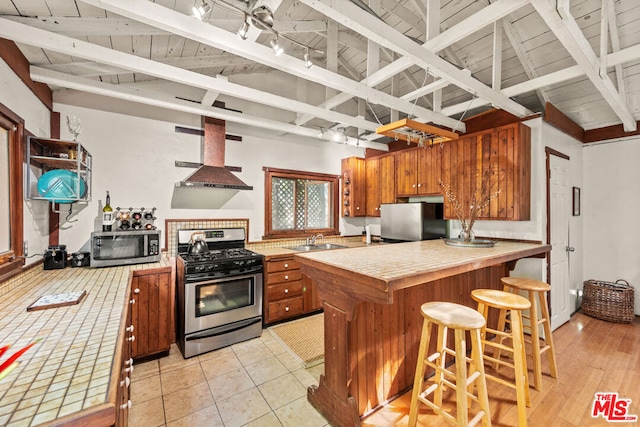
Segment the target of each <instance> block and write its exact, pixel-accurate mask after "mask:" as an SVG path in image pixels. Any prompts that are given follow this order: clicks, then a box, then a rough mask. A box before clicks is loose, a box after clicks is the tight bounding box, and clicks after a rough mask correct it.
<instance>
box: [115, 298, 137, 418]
mask: <svg viewBox="0 0 640 427" xmlns="http://www.w3.org/2000/svg"><path fill="white" fill-rule="evenodd" d="M131 295H132V293H131V290H129V295H128V299H129V303H128V304H126V306H125V312H126V314H125V318H126V321H125V325H124V333H121V334H120V335H121V337H122V338H121V342H120V354H119V357H120V364H119V365H120V372H119V377H118V387H117V389H116V423H115V425H116V427H127V425H128V424H129V409H130V408H131V399H130V388H129V387H130V385H131V373H132V372H133V368H132V367H133V356H132V353H131V349H132V345H131V344H132V342H133V341H135V334H134V333H133V328H132V327H131V324H132V323H131V322H132V314H131V313H132V306H133V304H134V303H132V302H131V301H133V299H132V298H131Z"/></svg>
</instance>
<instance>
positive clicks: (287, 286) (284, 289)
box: [267, 280, 302, 301]
mask: <svg viewBox="0 0 640 427" xmlns="http://www.w3.org/2000/svg"><path fill="white" fill-rule="evenodd" d="M301 295H302V280H296V281H293V282H289V283H278V284H277V285H270V286H268V287H267V298H268V300H269V301H277V300H281V299H283V298H293V297H298V296H301Z"/></svg>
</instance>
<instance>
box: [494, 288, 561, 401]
mask: <svg viewBox="0 0 640 427" xmlns="http://www.w3.org/2000/svg"><path fill="white" fill-rule="evenodd" d="M500 282H501V283H502V285H503V286H504V291H506V292H518V291H526V292H527V294H528V299H529V302H531V309H530V310H529V316H526V315H523V316H522V317H523V318H525V319H529V325H525V326H524V330H525V331H529V334H530V335H531V342H530V343H531V356H530V357H531V359H532V361H533V379H534V381H533V384H534V387H535V389H536V390H542V361H541V358H542V354H543V353H546V355H547V359H548V361H549V371H550V374H551V377H552V378H558V365H557V363H556V354H555V350H554V346H553V335H552V333H551V318H550V317H549V306H548V305H547V292H549V291H550V290H551V286H549V284H547V283H544V282H541V281H539V280H534V279H528V278H523V277H503V278H502V279H500ZM538 308H539V311H540V316H538ZM500 321H505V319H502V318H501V319H500ZM540 325H542V328H543V331H544V338H541V337H540V329H539V328H540ZM532 326H535V327H532ZM541 339H542V341H543V342H542V344H541V342H540V341H541ZM525 341H526V342H529V341H528V340H527V339H526V338H525Z"/></svg>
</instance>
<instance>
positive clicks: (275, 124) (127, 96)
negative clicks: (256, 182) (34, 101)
mask: <svg viewBox="0 0 640 427" xmlns="http://www.w3.org/2000/svg"><path fill="white" fill-rule="evenodd" d="M31 77H32V78H33V80H34V81H38V82H42V83H46V84H51V85H55V86H60V87H65V88H68V89H75V90H78V91H82V92H87V93H93V94H96V95H101V96H107V97H111V98H115V99H121V100H125V101H130V102H137V103H140V104H145V105H150V106H154V107H159V108H166V109H169V110H173V111H182V112H185V113H189V114H196V115H199V116H207V117H215V118H218V119H221V120H227V121H229V122H233V123H239V124H243V125H247V126H254V127H257V128H260V129H269V130H273V131H276V132H286V133H290V134H295V135H300V136H306V137H309V138H315V139H317V138H318V130H317V129H312V128H306V127H301V126H295V125H292V124H289V123H284V122H281V121H277V120H273V119H267V118H264V117H258V116H253V115H250V114H246V113H242V112H238V111H234V110H229V109H226V108H218V107H208V106H204V105H202V104H200V103H196V102H190V101H184V100H180V99H177V98H175V97H172V96H170V95H165V94H160V93H157V92H151V91H146V90H143V89H140V88H130V87H127V86H122V85H115V84H110V83H103V82H96V81H94V80H89V79H84V78H82V77H76V76H71V75H68V74H63V73H59V72H57V71H51V70H47V69H44V68H40V67H32V70H31ZM360 145H361V146H363V147H368V148H374V149H376V150H382V151H387V149H388V148H387V145H386V144H381V143H375V142H368V141H365V142H363V141H360Z"/></svg>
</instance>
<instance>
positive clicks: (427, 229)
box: [380, 202, 447, 242]
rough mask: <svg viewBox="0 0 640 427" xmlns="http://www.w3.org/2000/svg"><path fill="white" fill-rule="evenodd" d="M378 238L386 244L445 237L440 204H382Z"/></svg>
mask: <svg viewBox="0 0 640 427" xmlns="http://www.w3.org/2000/svg"><path fill="white" fill-rule="evenodd" d="M380 237H382V240H383V241H386V242H411V241H418V240H432V239H440V238H442V237H447V221H446V220H445V219H444V205H443V204H442V203H428V202H412V203H383V204H382V205H381V206H380Z"/></svg>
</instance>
